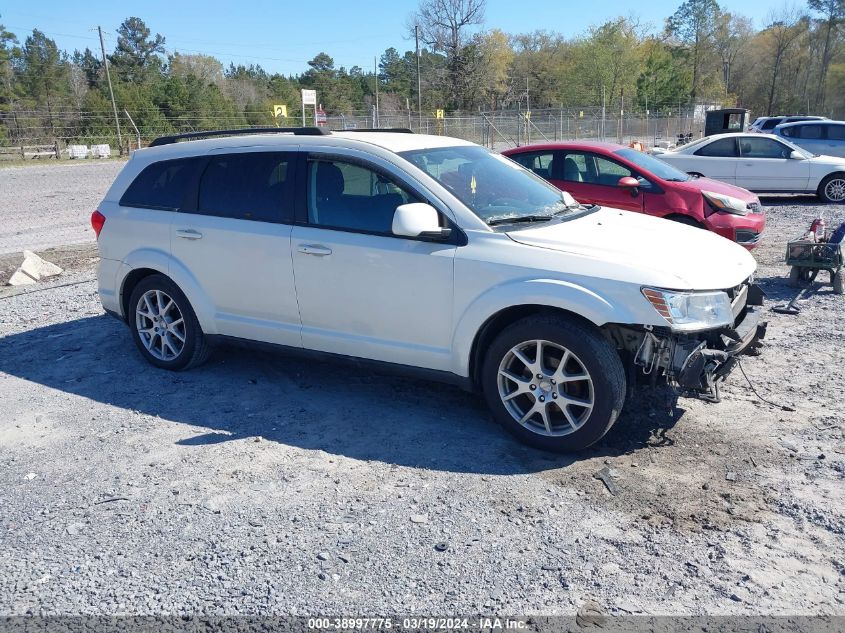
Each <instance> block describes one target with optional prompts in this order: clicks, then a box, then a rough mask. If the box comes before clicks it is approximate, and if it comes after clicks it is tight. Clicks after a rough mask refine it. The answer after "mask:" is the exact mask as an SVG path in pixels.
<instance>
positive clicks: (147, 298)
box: [126, 275, 211, 371]
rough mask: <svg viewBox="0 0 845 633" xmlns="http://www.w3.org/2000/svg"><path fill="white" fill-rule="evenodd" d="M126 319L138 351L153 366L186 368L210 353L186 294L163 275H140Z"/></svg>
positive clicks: (173, 369)
mask: <svg viewBox="0 0 845 633" xmlns="http://www.w3.org/2000/svg"><path fill="white" fill-rule="evenodd" d="M126 320H127V322H128V324H129V329H130V330H131V332H132V340H134V341H135V345H136V346H137V347H138V350H139V351H140V352H141V355H142V356H143V357H144V359H145V360H146V361H147V362H149V363H150V364H152V365H155V366H156V367H161V368H162V369H169V370H171V371H181V370H184V369H190V368H191V367H196V366H197V365H200V364H201V363H203V362H205V360H206V359H207V358H208V356H209V355H210V354H211V348H210V347H209V345H208V342H207V341H206V339H205V335H204V334H203V331H202V328H201V327H200V324H199V321H198V320H197V316H196V314H195V313H194V310H193V308H192V307H191V304H190V302H189V301H188V298H187V297H186V296H185V294H184V293H183V292H182V291H181V290H180V289H179V287H178V286H177V285H176V284H175V283H173V281H172V280H170V279H169V278H168V277H165V276H164V275H150V276H149V277H144V279H142V280H141V281H140V282H139V283H138V285H137V286H135V288H134V290H133V291H132V295H131V296H130V298H129V306H128V310H127V315H126Z"/></svg>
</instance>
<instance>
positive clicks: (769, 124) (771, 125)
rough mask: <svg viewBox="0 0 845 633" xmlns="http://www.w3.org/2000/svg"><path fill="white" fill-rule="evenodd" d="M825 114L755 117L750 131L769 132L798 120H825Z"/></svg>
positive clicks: (749, 128) (749, 127)
mask: <svg viewBox="0 0 845 633" xmlns="http://www.w3.org/2000/svg"><path fill="white" fill-rule="evenodd" d="M825 120H827V117H825V116H813V115H809V114H794V115H789V116H761V117H757V118H756V119H754V122H753V123H752V124H751V125H749V126H748V132H750V133H752V134H754V133H763V134H768V133H769V132H771V131H772V130H774V129H775V128H776V127H777V126H778V125H781V124H783V123H794V122H796V121H825Z"/></svg>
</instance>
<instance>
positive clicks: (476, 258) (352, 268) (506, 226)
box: [92, 128, 765, 451]
mask: <svg viewBox="0 0 845 633" xmlns="http://www.w3.org/2000/svg"><path fill="white" fill-rule="evenodd" d="M248 132H253V130H242V131H237V132H217V133H197V134H188V135H178V136H173V137H164V138H161V139H157V140H156V141H154V142H153V143H152V146H151V147H150V148H149V149H143V150H140V151H137V152H135V153H134V155H133V157H132V159H131V160H130V161H129V162H128V163H127V165H126V167H125V168H124V169H123V171H122V172H121V173H120V175H119V176H118V177H117V180H116V181H115V182H114V184H113V186H112V187H111V189H110V190H109V192H108V194H107V195H106V197H105V199H104V200H103V202H102V204H101V205H100V207H99V210H98V211H96V212H95V213H94V215H93V217H92V224H93V225H94V228H95V231H96V232H97V235H98V240H99V249H100V255H101V258H102V259H101V261H100V265H99V271H98V276H99V292H100V297H101V300H102V303H103V306H104V308H105V309H106V311H108V312H109V313H111V314H113V315H115V316H117V317H119V318H120V319H122V320H124V321H125V322H126V323H128V325H129V327H130V330H131V332H132V337H133V339H134V340H135V343H136V344H137V346H138V349H139V350H140V351H141V354H142V355H143V356H144V357H145V358H146V359H147V360H148V361H149V362H151V363H152V364H154V365H156V366H158V367H162V368H165V369H172V370H181V369H186V368H188V367H191V366H194V365H196V364H198V363H200V362H202V361H203V360H205V358H206V357H207V356H208V353H209V350H210V346H212V345H213V344H214V343H216V342H219V341H225V340H233V339H236V340H240V341H252V342H259V343H264V344H272V345H275V346H280V347H284V348H294V349H298V350H303V349H304V350H309V351H314V352H320V353H330V354H333V355H337V356H341V357H347V358H349V357H352V358H355V359H358V360H359V361H360V360H367V361H373V362H374V364H377V365H380V366H381V367H387V368H389V369H392V370H408V369H411V370H414V372H415V373H421V374H423V375H424V376H428V377H432V378H437V379H441V380H447V381H449V382H453V383H457V384H460V385H462V386H464V387H466V388H468V389H472V390H478V391H481V392H482V393H483V394H484V397H485V399H486V401H487V403H488V405H489V406H490V409H491V410H492V412H493V415H494V416H495V417H496V418H497V419H498V420H499V421H500V422H501V423H502V424H504V426H505V427H506V428H507V429H509V430H510V431H511V432H512V433H514V434H515V435H516V436H518V437H519V438H521V439H522V440H523V441H525V442H527V443H529V444H532V445H534V446H537V447H540V448H543V449H548V450H554V451H572V450H578V449H581V448H584V447H586V446H589V445H590V444H592V443H594V442H596V441H597V440H598V439H599V438H601V437H602V436H603V435H604V434H605V433H606V432H607V431H608V429H609V428H610V427H611V426H612V425H613V423H614V422H615V420H616V418H617V417H618V415H619V413H620V411H621V409H622V404H623V402H624V401H625V397H626V385H628V386H632V385H633V384H634V382H635V379H636V376H637V373H645V374H650V375H651V377H652V378H653V379H656V378H657V377H658V376H660V377H661V378H662V379H665V380H668V381H669V383H670V385H672V386H674V387H677V388H678V389H679V390H680V391H681V392H684V393H688V394H692V395H699V396H702V397H705V398H709V399H713V400H718V391H717V387H716V383H717V381H718V380H719V379H721V378H723V377H724V376H725V374H727V372H728V371H729V370H730V368H731V367H732V366H733V364H734V362H735V361H734V359H735V356H736V355H737V354H740V353H742V352H743V351H745V350H747V349H749V348H751V347H754V346H756V345H757V344H758V341H759V339H760V338H761V337H762V335H763V334H764V328H765V324H763V323H761V322H760V314H761V308H760V307H759V306H760V304H762V293H761V292H760V291H759V289H757V287H756V286H754V285H753V284H752V283H751V279H752V276H753V274H754V271H755V268H756V264H755V261H754V259H753V257H752V256H751V255H750V254H749V253H748V252H747V251H746V250H745V249H744V248H742V247H741V246H737V245H736V244H734V243H732V242H731V241H729V240H726V239H724V238H722V237H719V236H717V235H715V234H713V233H710V232H708V231H701V230H699V229H696V228H692V227H688V226H683V225H680V224H678V223H676V222H668V221H666V220H662V219H656V218H651V217H648V216H646V215H643V214H638V213H629V212H625V211H619V210H617V209H608V208H599V207H595V206H590V207H585V206H580V205H578V204H577V203H576V202H575V201H574V200H573V199H572V198H571V196H569V195H568V194H561V192H560V191H558V190H557V189H555V188H554V187H553V186H551V185H549V184H547V183H546V182H545V181H543V180H542V179H540V178H538V177H537V176H535V175H534V174H532V173H531V172H530V171H528V170H526V169H524V168H523V167H521V166H520V165H518V164H516V163H514V162H512V161H511V160H509V159H507V158H504V157H502V156H500V155H498V154H494V153H492V152H489V151H487V150H486V149H484V148H483V147H480V146H477V145H474V144H472V143H468V142H465V141H461V140H458V139H454V138H447V137H442V136H425V135H417V134H411V133H400V131H394V132H372V131H361V132H353V131H348V132H342V133H336V132H332V133H330V132H324V131H322V130H320V129H315V128H291V129H287V130H277V131H276V132H281V133H262V134H260V135H259V134H248ZM265 132H266V130H265ZM214 135H216V136H220V135H223V137H221V138H212V136H214ZM204 136H207V137H209V138H205V139H203V140H191V141H190V142H178V141H187V140H189V139H197V138H199V137H204ZM360 366H362V365H361V364H359V367H360Z"/></svg>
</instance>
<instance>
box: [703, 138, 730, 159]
mask: <svg viewBox="0 0 845 633" xmlns="http://www.w3.org/2000/svg"><path fill="white" fill-rule="evenodd" d="M695 155H696V156H721V157H729V156H736V140H734V138H733V137H731V138H720V139H719V140H718V141H713V142H712V143H708V144H707V145H705V146H704V147H702V148H701V149H700V150H698V151H697V152H696V153H695Z"/></svg>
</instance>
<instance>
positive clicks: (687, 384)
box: [670, 286, 768, 402]
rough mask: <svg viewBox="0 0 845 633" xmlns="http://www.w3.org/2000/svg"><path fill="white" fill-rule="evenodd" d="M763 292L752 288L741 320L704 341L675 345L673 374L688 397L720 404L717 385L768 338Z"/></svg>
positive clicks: (685, 341) (754, 287)
mask: <svg viewBox="0 0 845 633" xmlns="http://www.w3.org/2000/svg"><path fill="white" fill-rule="evenodd" d="M763 296H764V295H763V292H762V290H760V288H759V287H758V286H750V287H749V292H748V305H747V306H746V307H745V314H744V316H743V318H742V320H741V321H740V322H738V323H735V324H734V326H733V327H726V328H722V329H720V330H717V331H715V332H712V333H709V334H708V335H707V336H703V337H701V338H695V337H686V338H685V339H684V340H679V339H676V340H674V341H673V342H672V343H673V345H672V353H671V359H672V361H671V368H670V373H671V376H672V377H673V379H674V381H675V382H676V383H677V384H678V386H679V387H680V388H681V389H682V390H683V391H685V392H686V393H687V394H689V395H693V396H696V397H698V398H701V399H703V400H708V401H710V402H719V400H720V397H719V387H718V381H719V380H721V379H724V378H725V377H726V376H727V375H728V374H729V373H730V372H731V370H732V369H733V368H734V366H735V365H736V363H737V359H738V357H739V356H741V355H742V354H746V353H749V352H750V351H751V350H754V349H755V348H757V347H758V346H759V345H760V341H761V340H762V339H763V338H765V336H766V326H767V325H768V324H767V322H766V321H763V307H762V303H763Z"/></svg>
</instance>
